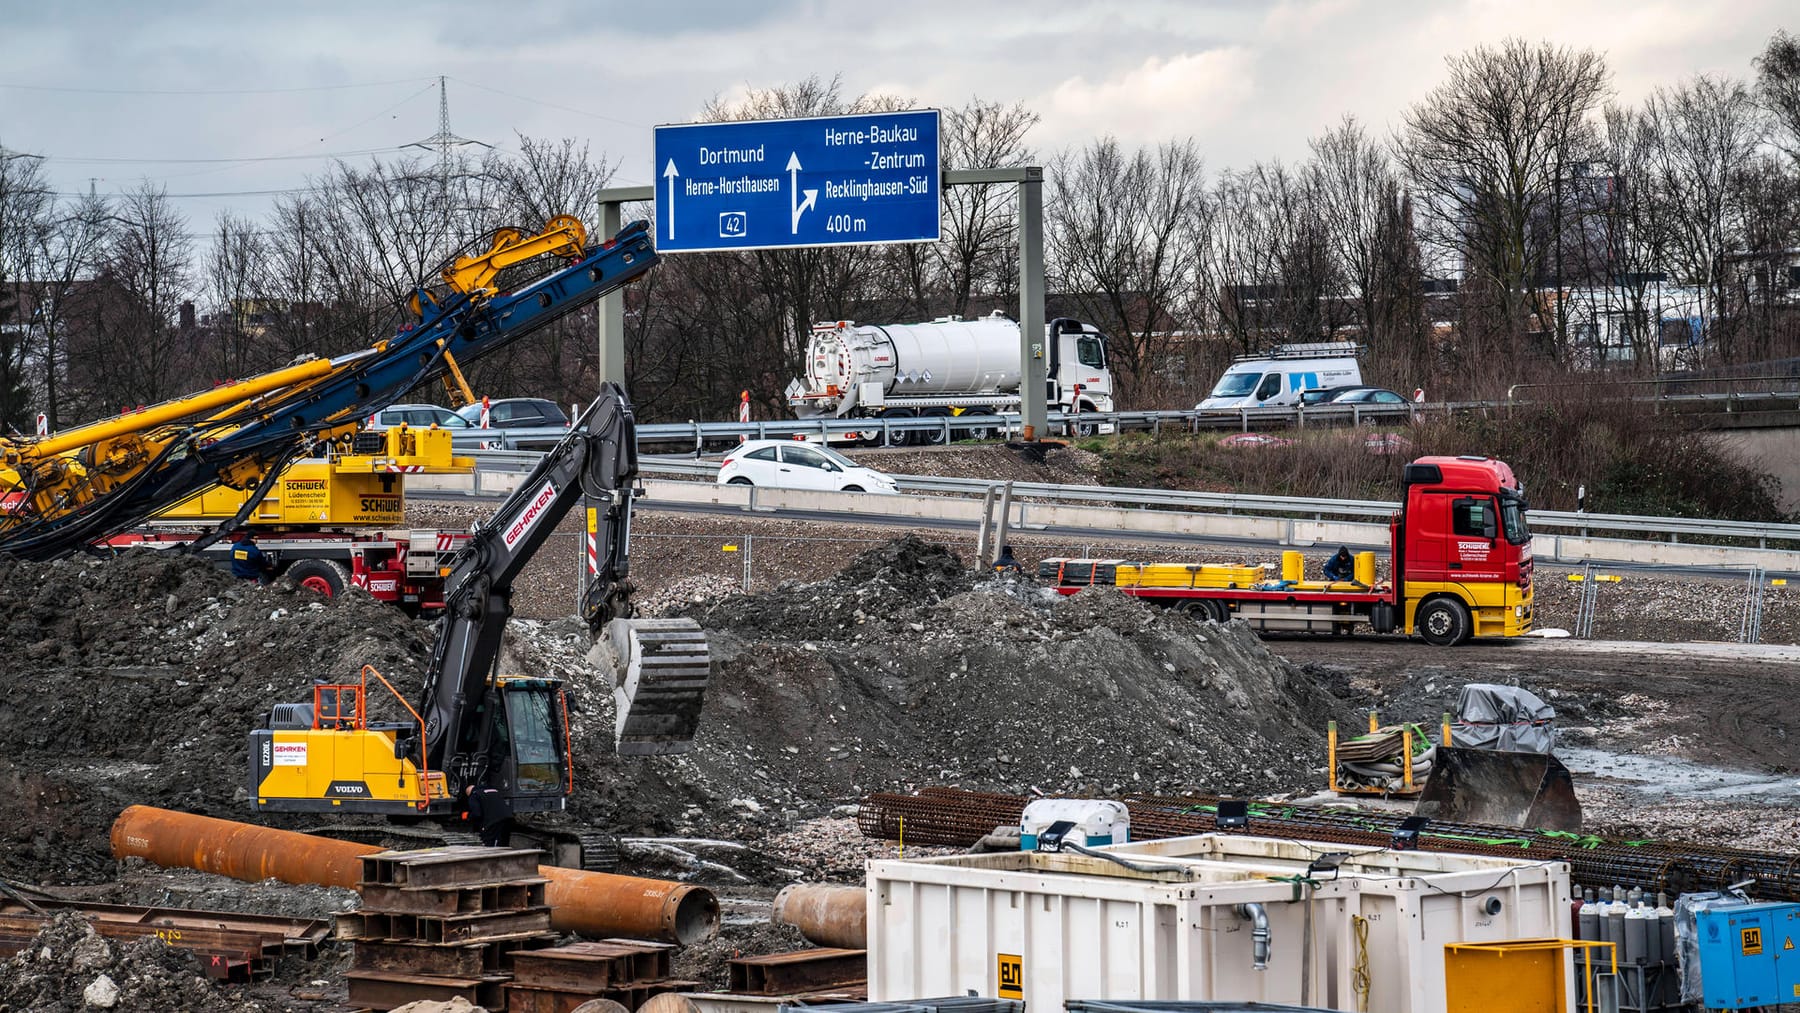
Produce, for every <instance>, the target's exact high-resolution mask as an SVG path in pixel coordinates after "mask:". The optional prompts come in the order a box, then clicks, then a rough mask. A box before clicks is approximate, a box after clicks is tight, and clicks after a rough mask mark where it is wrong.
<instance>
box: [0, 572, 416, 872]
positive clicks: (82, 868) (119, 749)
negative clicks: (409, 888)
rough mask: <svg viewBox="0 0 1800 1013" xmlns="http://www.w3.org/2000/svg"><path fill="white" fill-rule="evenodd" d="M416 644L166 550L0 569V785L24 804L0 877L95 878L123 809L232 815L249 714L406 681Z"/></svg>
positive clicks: (403, 622) (398, 625)
mask: <svg viewBox="0 0 1800 1013" xmlns="http://www.w3.org/2000/svg"><path fill="white" fill-rule="evenodd" d="M430 635H431V627H430V626H429V625H427V624H423V623H419V622H416V621H414V620H411V619H408V618H407V617H406V616H405V615H403V614H401V613H400V612H399V611H398V610H396V609H394V608H392V607H390V606H386V605H382V604H380V603H379V602H376V601H375V600H373V599H371V598H369V597H367V596H366V595H362V594H350V595H344V596H340V597H339V598H337V599H334V600H330V601H327V600H325V599H323V598H320V597H319V596H318V595H315V594H313V593H312V592H309V591H300V590H296V589H295V588H293V587H292V586H290V585H281V584H277V585H275V586H272V587H258V586H256V585H254V584H251V583H247V582H244V581H240V580H235V579H233V578H232V577H230V576H229V575H227V574H225V573H223V572H221V571H219V570H217V569H215V568H214V567H213V566H211V565H210V564H208V563H206V562H204V561H202V560H199V559H195V558H193V557H190V556H185V555H178V554H174V553H154V552H143V553H131V554H127V555H123V556H119V557H115V558H110V559H98V558H77V559H65V560H60V561H57V562H54V563H46V564H36V563H24V562H17V561H0V657H6V658H8V659H10V663H9V664H7V665H6V666H4V675H0V680H3V681H4V686H3V687H0V689H3V691H0V790H4V791H5V792H7V793H8V795H9V797H11V798H14V799H17V800H20V801H21V802H22V803H23V805H22V806H21V807H18V808H21V809H22V812H21V813H20V814H19V816H20V818H15V819H9V820H7V821H6V822H5V824H4V825H3V826H0V875H8V876H12V877H15V878H22V879H28V880H32V881H36V882H82V881H93V880H96V879H106V878H110V876H111V874H112V872H113V868H114V863H113V861H112V858H111V855H110V852H109V848H108V844H107V830H108V828H109V827H110V825H111V823H112V820H113V819H114V818H115V817H116V816H117V815H118V813H119V811H120V810H121V809H123V808H124V807H125V806H128V805H132V804H134V803H144V804H149V805H157V806H164V807H168V808H175V809H183V810H187V811H190V812H199V813H204V814H206V815H211V816H219V817H223V818H228V819H245V818H247V817H248V816H249V815H250V810H249V806H248V805H247V803H246V799H247V797H248V796H247V793H246V787H247V783H248V770H247V768H248V754H247V741H246V735H247V734H248V733H249V731H250V729H251V728H252V727H253V726H254V725H255V723H256V721H257V719H258V717H259V715H261V714H262V713H264V712H266V711H267V710H268V709H269V708H270V706H271V705H273V704H275V703H279V702H283V701H300V700H310V699H311V686H312V683H313V681H314V680H315V679H334V680H344V681H351V680H353V679H355V677H356V674H357V672H358V671H359V670H360V668H361V666H362V665H364V664H373V665H375V666H376V668H377V669H378V670H380V671H382V672H383V673H387V674H389V675H390V677H394V676H399V677H401V678H402V680H407V679H410V680H411V683H412V684H414V685H416V682H417V673H418V672H420V671H422V669H423V664H424V661H423V659H424V658H425V657H426V656H427V653H428V650H429V646H428V638H429V637H430ZM397 685H399V683H397ZM402 691H403V692H408V691H409V690H408V689H406V688H403V689H402ZM378 696H379V691H378V692H377V694H375V695H372V697H371V702H372V707H373V709H375V710H376V712H377V713H382V714H385V712H383V711H381V710H380V709H379V708H380V707H381V706H382V705H381V704H380V703H378V702H377V697H378ZM387 706H388V707H390V708H391V709H392V710H393V711H394V712H396V716H397V712H398V710H399V708H398V706H397V705H394V704H391V703H388V704H387ZM291 819H292V818H290V822H291Z"/></svg>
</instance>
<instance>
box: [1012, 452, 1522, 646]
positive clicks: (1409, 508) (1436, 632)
mask: <svg viewBox="0 0 1800 1013" xmlns="http://www.w3.org/2000/svg"><path fill="white" fill-rule="evenodd" d="M1402 482H1403V485H1404V488H1405V498H1404V500H1403V503H1402V506H1401V509H1400V510H1399V512H1397V513H1395V514H1394V515H1393V517H1392V518H1391V519H1390V520H1389V522H1388V533H1389V543H1390V556H1389V559H1390V566H1389V573H1388V576H1387V579H1385V580H1381V579H1378V578H1377V574H1376V560H1375V553H1374V552H1363V553H1359V554H1357V555H1356V557H1355V573H1354V577H1353V579H1350V580H1335V581H1334V580H1324V579H1318V580H1311V579H1307V578H1306V576H1305V574H1304V572H1303V569H1304V567H1303V557H1302V555H1301V554H1300V553H1299V552H1294V551H1289V552H1284V553H1283V554H1282V564H1281V571H1280V574H1279V575H1278V576H1276V575H1272V574H1271V572H1270V571H1271V570H1272V567H1271V566H1270V564H1267V563H1264V564H1260V565H1254V566H1222V565H1214V564H1186V563H1141V562H1130V561H1126V560H1122V559H1074V558H1053V559H1046V560H1043V561H1042V562H1040V563H1039V564H1038V574H1039V576H1040V577H1041V578H1043V579H1045V580H1047V581H1049V582H1050V583H1051V584H1052V585H1053V586H1054V588H1055V589H1056V591H1057V592H1058V593H1060V594H1065V595H1068V594H1075V593H1077V592H1079V591H1080V590H1082V589H1083V588H1087V587H1096V586H1101V587H1112V588H1116V589H1117V590H1119V591H1121V592H1123V593H1125V594H1129V595H1132V596H1133V597H1137V598H1142V599H1144V600H1145V601H1147V602H1151V603H1154V604H1157V605H1163V606H1167V607H1171V608H1180V609H1183V610H1185V611H1189V612H1193V613H1195V614H1197V615H1200V616H1202V617H1204V618H1207V619H1211V620H1213V621H1215V622H1227V621H1229V620H1232V619H1241V620H1244V621H1246V622H1248V623H1250V624H1251V625H1252V626H1253V627H1255V628H1256V629H1258V630H1271V631H1298V632H1325V633H1339V634H1343V633H1349V632H1351V631H1352V630H1354V629H1355V628H1356V627H1357V626H1359V625H1367V626H1369V627H1370V628H1371V629H1373V630H1374V631H1375V632H1376V633H1404V634H1406V635H1408V636H1418V637H1420V638H1422V639H1423V640H1425V641H1426V642H1427V643H1430V644H1435V645H1438V646H1453V645H1456V644H1460V643H1463V642H1465V641H1467V640H1469V639H1471V638H1474V637H1516V636H1521V635H1524V634H1526V633H1530V632H1531V628H1532V554H1531V531H1530V529H1529V528H1528V527H1527V525H1526V522H1525V512H1526V509H1527V505H1526V501H1525V490H1524V487H1523V486H1522V485H1521V484H1520V483H1519V481H1518V479H1517V478H1515V477H1514V476H1513V473H1512V469H1511V468H1510V467H1509V466H1508V465H1507V464H1506V463H1505V462H1503V461H1497V460H1494V459H1492V458H1486V457H1473V456H1469V457H1422V458H1419V459H1418V460H1416V461H1414V462H1412V463H1411V464H1408V465H1407V466H1406V469H1405V472H1404V474H1403V476H1402Z"/></svg>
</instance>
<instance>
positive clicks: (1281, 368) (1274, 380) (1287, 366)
mask: <svg viewBox="0 0 1800 1013" xmlns="http://www.w3.org/2000/svg"><path fill="white" fill-rule="evenodd" d="M1357 351H1358V347H1357V345H1356V344H1355V343H1353V342H1348V341H1319V342H1310V343H1305V344H1297V345H1278V346H1276V347H1275V348H1274V349H1272V350H1270V351H1269V352H1266V353H1263V354H1259V355H1240V356H1238V357H1237V358H1235V359H1233V360H1231V365H1230V366H1229V367H1227V368H1226V370H1225V374H1224V375H1223V376H1221V377H1219V382H1218V383H1217V384H1215V385H1213V389H1212V393H1210V394H1208V395H1207V396H1206V397H1205V399H1203V400H1202V401H1201V402H1200V403H1199V404H1197V405H1195V406H1194V410H1195V411H1218V410H1226V409H1238V408H1265V407H1278V406H1284V405H1297V404H1299V403H1300V396H1301V394H1302V393H1303V392H1305V391H1309V390H1315V389H1318V388H1326V387H1354V386H1357V385H1359V384H1361V383H1362V382H1363V381H1362V367H1361V365H1359V364H1358V362H1357V360H1356V354H1357Z"/></svg>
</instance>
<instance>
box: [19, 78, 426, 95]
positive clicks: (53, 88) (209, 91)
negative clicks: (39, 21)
mask: <svg viewBox="0 0 1800 1013" xmlns="http://www.w3.org/2000/svg"><path fill="white" fill-rule="evenodd" d="M425 80H429V79H428V78H420V77H406V78H399V79H396V80H393V81H365V82H362V83H359V84H319V85H310V86H307V87H302V88H64V87H61V86H57V85H47V84H8V83H6V82H3V81H0V88H4V89H9V90H12V91H50V92H65V93H69V94H76V95H291V94H295V93H298V92H309V91H344V90H346V89H351V88H386V87H389V86H392V85H396V84H417V83H419V82H420V81H425Z"/></svg>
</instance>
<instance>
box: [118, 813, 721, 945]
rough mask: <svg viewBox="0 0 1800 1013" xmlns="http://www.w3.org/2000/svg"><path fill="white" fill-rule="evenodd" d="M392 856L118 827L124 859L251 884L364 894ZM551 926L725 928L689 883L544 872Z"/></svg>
mask: <svg viewBox="0 0 1800 1013" xmlns="http://www.w3.org/2000/svg"><path fill="white" fill-rule="evenodd" d="M381 850H382V849H381V848H378V847H375V846H374V845H371V844H357V843H355V842H353V841H334V840H332V839H330V838H328V837H314V836H312V835H311V834H297V833H293V832H291V831H287V830H274V829H271V828H269V827H259V826H256V825H254V824H250V823H238V822H235V821H232V820H220V819H213V818H211V817H209V816H196V815H194V814H192V813H182V812H174V811H171V810H168V809H157V808H153V807H151V806H145V805H134V806H128V807H127V808H126V809H125V811H124V812H122V813H120V814H119V818H118V819H116V820H114V821H113V825H112V852H113V857H115V858H142V859H144V860H145V861H148V862H154V863H155V864H157V865H161V866H165V867H168V868H180V869H198V870H199V871H201V872H210V873H214V874H216V875H220V876H230V877H231V878H233V879H241V880H244V881H246V882H251V883H255V882H260V881H262V880H265V879H279V880H281V881H282V882H284V883H316V884H318V885H320V886H342V887H347V888H350V889H355V888H356V884H357V882H358V881H359V880H361V879H362V856H364V855H372V854H376V853H378V852H380V851H381ZM538 874H539V875H541V876H543V877H544V878H546V879H548V880H549V881H550V882H549V884H548V885H547V886H546V887H545V895H546V899H547V900H548V902H549V904H550V925H551V927H552V928H555V929H557V930H559V931H562V932H580V933H583V934H586V935H593V936H625V937H627V938H632V939H656V940H661V941H663V942H672V943H682V944H684V945H685V944H690V943H698V942H703V941H705V940H707V939H711V938H712V937H713V936H714V935H715V934H716V933H717V932H718V930H719V901H718V899H717V898H716V897H714V896H713V894H712V891H710V890H707V889H705V888H704V887H697V886H689V885H687V884H685V883H671V882H669V881H667V880H662V879H640V878H638V877H636V876H613V875H608V874H607V873H603V872H584V871H582V870H580V869H559V868H556V867H555V866H550V865H543V866H539V867H538Z"/></svg>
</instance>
